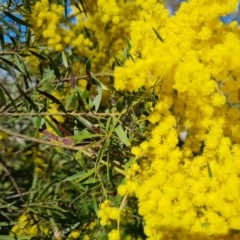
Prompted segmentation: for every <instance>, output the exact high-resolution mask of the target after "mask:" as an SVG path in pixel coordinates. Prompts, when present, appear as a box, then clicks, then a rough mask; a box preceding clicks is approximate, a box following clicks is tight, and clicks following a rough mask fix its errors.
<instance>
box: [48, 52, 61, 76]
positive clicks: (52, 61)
mask: <svg viewBox="0 0 240 240" xmlns="http://www.w3.org/2000/svg"><path fill="white" fill-rule="evenodd" d="M47 58H48V60H49V61H50V63H51V65H52V68H53V71H54V73H55V76H56V78H57V79H60V77H61V74H60V72H59V69H58V67H57V65H56V63H55V62H54V60H53V59H52V58H51V56H50V55H47Z"/></svg>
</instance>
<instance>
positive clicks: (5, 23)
mask: <svg viewBox="0 0 240 240" xmlns="http://www.w3.org/2000/svg"><path fill="white" fill-rule="evenodd" d="M0 21H1V22H2V23H3V24H4V25H6V26H7V27H8V28H9V29H10V30H12V31H13V32H15V33H16V34H17V36H19V37H21V33H20V32H19V31H18V30H17V29H16V28H15V27H13V26H12V24H10V23H9V22H8V21H6V20H5V19H4V18H2V17H0ZM9 38H10V37H9ZM10 39H11V38H10Z"/></svg>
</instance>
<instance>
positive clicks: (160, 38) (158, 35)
mask: <svg viewBox="0 0 240 240" xmlns="http://www.w3.org/2000/svg"><path fill="white" fill-rule="evenodd" d="M152 29H153V31H154V33H155V34H156V36H157V38H158V39H159V40H160V41H161V42H163V41H164V40H163V39H162V37H161V36H160V34H159V33H158V32H157V30H156V29H155V28H152Z"/></svg>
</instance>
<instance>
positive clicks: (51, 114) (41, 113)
mask: <svg viewBox="0 0 240 240" xmlns="http://www.w3.org/2000/svg"><path fill="white" fill-rule="evenodd" d="M120 114H121V113H118V112H117V113H110V112H107V113H95V112H87V113H75V112H69V113H63V112H55V113H49V112H40V113H36V112H33V113H29V112H26V113H25V112H24V113H10V112H3V113H1V115H2V116H8V117H34V116H57V115H58V116H74V117H77V116H86V117H96V116H100V117H113V116H119V115H120Z"/></svg>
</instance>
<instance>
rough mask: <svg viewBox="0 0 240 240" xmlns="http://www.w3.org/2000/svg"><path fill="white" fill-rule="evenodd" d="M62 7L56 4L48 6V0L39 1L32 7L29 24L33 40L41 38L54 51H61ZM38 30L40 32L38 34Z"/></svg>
mask: <svg viewBox="0 0 240 240" xmlns="http://www.w3.org/2000/svg"><path fill="white" fill-rule="evenodd" d="M63 12H64V7H63V6H61V5H58V4H50V3H49V1H48V0H41V1H39V2H37V3H36V4H35V5H34V7H33V12H32V14H31V24H32V25H33V27H34V31H35V38H39V37H40V36H42V37H43V38H44V39H46V41H47V44H48V45H49V46H50V47H52V48H53V49H54V50H56V51H61V50H63V45H62V37H63V30H62V28H61V26H60V20H61V18H62V16H63ZM39 29H41V30H42V32H41V33H40V32H39Z"/></svg>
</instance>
